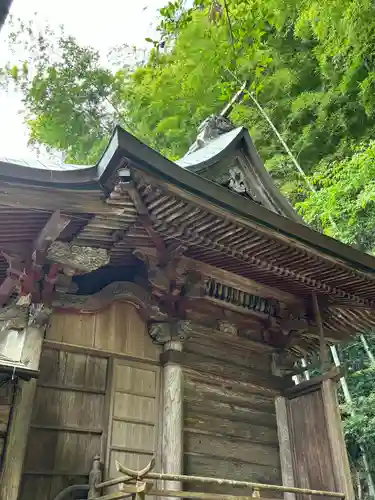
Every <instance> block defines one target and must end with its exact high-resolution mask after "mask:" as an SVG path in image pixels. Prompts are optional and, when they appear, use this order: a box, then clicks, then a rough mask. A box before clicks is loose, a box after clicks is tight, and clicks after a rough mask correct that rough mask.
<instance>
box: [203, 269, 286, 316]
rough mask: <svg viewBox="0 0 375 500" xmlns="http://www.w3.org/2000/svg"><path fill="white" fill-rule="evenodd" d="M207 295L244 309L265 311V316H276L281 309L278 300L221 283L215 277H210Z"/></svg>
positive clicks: (206, 287)
mask: <svg viewBox="0 0 375 500" xmlns="http://www.w3.org/2000/svg"><path fill="white" fill-rule="evenodd" d="M205 296H206V297H211V298H212V299H215V300H221V301H223V302H225V303H229V304H232V305H234V306H237V307H243V308H244V309H250V310H253V311H254V312H259V313H263V314H264V315H265V316H269V317H276V316H277V315H278V311H279V309H280V307H279V302H278V301H277V300H271V299H266V298H263V297H258V296H257V295H252V294H250V293H247V292H243V291H242V290H239V289H238V288H234V287H231V286H228V285H225V284H224V283H220V282H219V281H217V280H215V279H214V278H209V279H208V280H207V281H206V284H205Z"/></svg>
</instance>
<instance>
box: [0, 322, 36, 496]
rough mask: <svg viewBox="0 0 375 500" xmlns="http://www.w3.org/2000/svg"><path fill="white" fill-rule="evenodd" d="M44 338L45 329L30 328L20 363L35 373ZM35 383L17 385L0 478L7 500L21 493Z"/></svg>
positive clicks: (1, 488) (0, 494)
mask: <svg viewBox="0 0 375 500" xmlns="http://www.w3.org/2000/svg"><path fill="white" fill-rule="evenodd" d="M43 336H44V330H43V329H41V328H36V327H28V328H27V331H26V339H25V344H24V348H23V351H22V355H21V361H22V362H23V363H25V364H26V363H27V366H28V367H29V368H30V369H32V370H38V368H39V361H40V355H41V351H42V344H43ZM16 375H17V371H16ZM36 384H37V381H36V380H35V379H31V380H29V381H27V382H26V381H23V380H20V381H19V382H18V385H17V392H16V396H15V400H14V404H13V412H12V417H11V420H10V424H9V430H8V439H7V445H6V450H5V457H4V462H3V469H2V474H1V478H0V498H1V499H4V500H5V499H6V500H17V498H18V494H19V491H20V486H21V478H22V470H23V462H24V459H25V454H26V445H27V438H28V434H29V429H30V423H31V415H32V411H33V403H34V397H35V393H36Z"/></svg>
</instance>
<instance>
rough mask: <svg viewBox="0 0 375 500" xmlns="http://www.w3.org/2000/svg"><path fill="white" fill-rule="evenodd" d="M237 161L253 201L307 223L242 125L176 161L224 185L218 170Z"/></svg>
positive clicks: (227, 169)
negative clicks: (273, 179)
mask: <svg viewBox="0 0 375 500" xmlns="http://www.w3.org/2000/svg"><path fill="white" fill-rule="evenodd" d="M239 156H240V157H242V160H239V159H238V157H239ZM236 160H237V164H238V169H239V170H240V176H242V177H243V179H242V181H243V183H244V190H245V191H248V192H249V194H250V193H251V194H250V198H252V199H253V201H256V202H258V203H260V204H261V205H263V206H264V207H265V208H267V209H268V210H272V211H273V212H275V213H278V214H280V215H283V216H285V217H288V218H289V219H293V220H296V221H297V222H300V223H303V220H302V218H301V217H300V216H299V215H298V214H297V213H296V212H295V210H294V209H293V207H292V206H291V205H290V204H289V202H288V200H287V199H286V198H285V197H284V196H283V195H282V194H281V193H280V191H279V190H278V189H277V188H276V186H275V185H274V183H273V181H272V178H271V177H270V175H269V174H268V172H267V170H266V169H265V167H264V164H263V162H262V160H261V158H260V157H259V155H258V152H257V150H256V148H255V145H254V143H253V141H252V139H251V137H250V134H249V132H248V130H247V129H246V128H244V127H238V128H235V129H233V130H231V131H230V132H227V133H225V134H222V135H220V136H219V137H217V138H216V139H213V140H212V141H210V142H209V143H208V144H207V145H205V146H204V147H203V148H201V149H198V150H197V151H194V152H193V153H190V154H189V153H188V154H186V155H185V156H184V157H183V158H181V159H180V160H178V161H177V162H176V163H177V165H179V166H181V167H183V168H185V169H187V170H189V171H191V172H194V173H196V174H200V175H202V176H203V177H206V178H209V179H210V180H213V181H214V182H218V183H219V184H221V182H220V181H219V176H218V174H217V173H216V174H215V170H216V171H219V170H222V168H221V169H220V164H221V165H223V167H224V170H226V171H227V172H228V171H230V166H231V165H232V166H233V163H235V162H236ZM218 167H219V168H218ZM232 180H233V179H232ZM233 190H234V191H236V190H235V189H233Z"/></svg>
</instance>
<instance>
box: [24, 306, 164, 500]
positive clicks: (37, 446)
mask: <svg viewBox="0 0 375 500" xmlns="http://www.w3.org/2000/svg"><path fill="white" fill-rule="evenodd" d="M46 337H47V338H46V341H45V345H44V348H43V352H42V358H41V366H40V370H41V373H40V378H39V381H38V387H37V394H36V402H35V404H34V408H33V419H32V425H31V431H30V435H29V441H28V450H27V456H26V460H25V467H24V475H23V485H22V494H21V499H20V500H31V499H34V498H38V499H40V500H50V499H51V498H53V497H54V495H56V494H57V493H58V492H59V491H60V490H62V489H63V488H64V487H66V486H68V485H70V484H73V483H82V482H83V483H87V476H88V472H89V471H90V469H91V466H92V459H93V457H94V455H96V454H100V455H101V458H102V460H103V461H104V462H105V470H104V472H105V473H106V472H107V473H108V472H109V470H110V471H112V472H113V468H114V462H113V460H114V459H115V458H117V459H119V460H121V461H124V462H125V463H127V464H130V466H131V467H134V468H137V467H138V465H141V466H143V465H144V463H145V462H147V460H148V459H149V457H151V456H152V454H153V453H154V452H155V445H154V441H153V440H154V438H155V436H156V435H157V432H155V430H154V427H155V422H156V412H157V408H158V406H157V403H156V402H155V397H156V396H155V391H156V387H157V384H158V367H157V366H156V363H155V361H156V359H157V358H158V354H159V353H158V348H157V347H156V346H154V345H153V344H152V341H151V339H150V338H149V336H148V334H147V331H146V325H145V324H144V322H143V321H142V319H141V318H140V317H139V315H138V313H137V311H136V309H135V308H134V306H132V305H130V304H127V303H114V304H113V305H112V306H110V307H108V308H107V309H106V310H104V311H99V312H97V313H94V314H79V313H78V314H77V313H72V312H56V313H54V314H53V315H52V318H51V327H50V328H49V330H48V331H47V335H46ZM129 360H130V361H129ZM134 360H138V361H137V362H136V361H134ZM150 442H151V443H152V444H149V443H150ZM108 460H109V462H108Z"/></svg>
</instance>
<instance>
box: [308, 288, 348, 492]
mask: <svg viewBox="0 0 375 500" xmlns="http://www.w3.org/2000/svg"><path fill="white" fill-rule="evenodd" d="M313 307H314V314H315V319H316V322H317V324H318V328H319V333H320V361H321V364H322V369H323V370H324V369H325V368H326V367H327V366H328V364H329V358H328V350H327V344H326V341H325V336H324V327H323V320H322V316H321V312H320V308H319V302H318V298H317V296H316V293H315V292H313ZM331 351H332V349H331ZM322 397H323V406H324V413H325V420H326V426H327V433H328V438H329V444H330V449H331V456H332V464H333V470H334V477H335V483H336V487H337V488H338V490H340V491H342V492H343V493H345V499H346V500H354V489H353V483H352V477H351V473H350V466H349V459H348V452H347V450H346V445H345V438H344V432H343V428H342V423H341V415H340V409H339V403H338V399H337V388H336V382H334V381H333V380H332V379H328V380H323V382H322Z"/></svg>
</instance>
